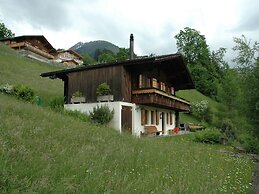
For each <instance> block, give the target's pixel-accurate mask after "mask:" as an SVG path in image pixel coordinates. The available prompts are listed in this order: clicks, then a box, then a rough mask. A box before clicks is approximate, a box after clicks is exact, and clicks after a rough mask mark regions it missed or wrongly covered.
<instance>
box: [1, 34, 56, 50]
mask: <svg viewBox="0 0 259 194" xmlns="http://www.w3.org/2000/svg"><path fill="white" fill-rule="evenodd" d="M35 39H36V40H39V41H40V42H41V43H42V44H43V45H44V47H46V48H47V49H48V50H49V53H54V52H56V49H55V48H54V47H53V46H52V45H51V44H50V43H49V41H48V40H47V39H46V38H45V37H44V36H43V35H24V36H16V37H13V38H5V39H1V40H0V41H6V40H13V41H17V42H21V41H24V40H35Z"/></svg>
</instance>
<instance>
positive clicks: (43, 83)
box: [0, 43, 63, 104]
mask: <svg viewBox="0 0 259 194" xmlns="http://www.w3.org/2000/svg"><path fill="white" fill-rule="evenodd" d="M58 69H60V68H58V67H54V66H51V65H48V64H47V63H42V62H38V61H36V60H32V59H28V58H24V57H22V56H20V55H18V54H17V53H16V52H15V51H14V50H12V49H9V48H8V47H6V46H5V45H3V44H1V43H0V85H2V84H6V83H8V84H24V85H26V86H29V87H30V88H32V89H33V90H34V91H35V93H36V95H39V96H40V97H41V98H42V100H43V103H45V104H47V101H48V99H49V98H51V97H54V96H62V95H63V83H62V81H61V80H60V79H56V80H51V79H47V78H42V77H40V74H41V73H43V72H48V71H54V70H58Z"/></svg>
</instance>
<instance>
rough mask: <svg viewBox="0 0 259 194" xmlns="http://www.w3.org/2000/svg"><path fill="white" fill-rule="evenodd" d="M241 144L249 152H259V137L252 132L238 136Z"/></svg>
mask: <svg viewBox="0 0 259 194" xmlns="http://www.w3.org/2000/svg"><path fill="white" fill-rule="evenodd" d="M238 140H239V142H240V143H241V146H242V147H243V148H244V149H245V150H246V152H248V153H253V154H259V139H258V138H255V137H253V136H252V135H250V134H242V135H240V136H239V137H238Z"/></svg>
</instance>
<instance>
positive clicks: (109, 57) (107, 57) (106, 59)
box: [98, 50, 116, 63]
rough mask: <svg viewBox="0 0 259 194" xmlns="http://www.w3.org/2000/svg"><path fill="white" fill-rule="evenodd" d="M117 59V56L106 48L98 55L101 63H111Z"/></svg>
mask: <svg viewBox="0 0 259 194" xmlns="http://www.w3.org/2000/svg"><path fill="white" fill-rule="evenodd" d="M115 61H116V56H115V55H114V53H113V52H112V51H110V50H104V51H103V52H102V53H101V54H100V55H99V57H98V62H100V63H110V62H115Z"/></svg>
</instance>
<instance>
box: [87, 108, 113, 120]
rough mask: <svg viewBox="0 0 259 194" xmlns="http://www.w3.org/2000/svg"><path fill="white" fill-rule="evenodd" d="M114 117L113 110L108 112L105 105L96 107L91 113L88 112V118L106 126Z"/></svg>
mask: <svg viewBox="0 0 259 194" xmlns="http://www.w3.org/2000/svg"><path fill="white" fill-rule="evenodd" d="M113 115H114V110H112V111H111V110H110V109H109V107H108V106H107V105H104V106H101V107H99V106H97V107H94V108H93V112H90V118H91V119H92V120H93V121H95V122H97V123H99V124H102V125H103V124H108V123H109V122H110V121H111V120H112V118H113Z"/></svg>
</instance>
